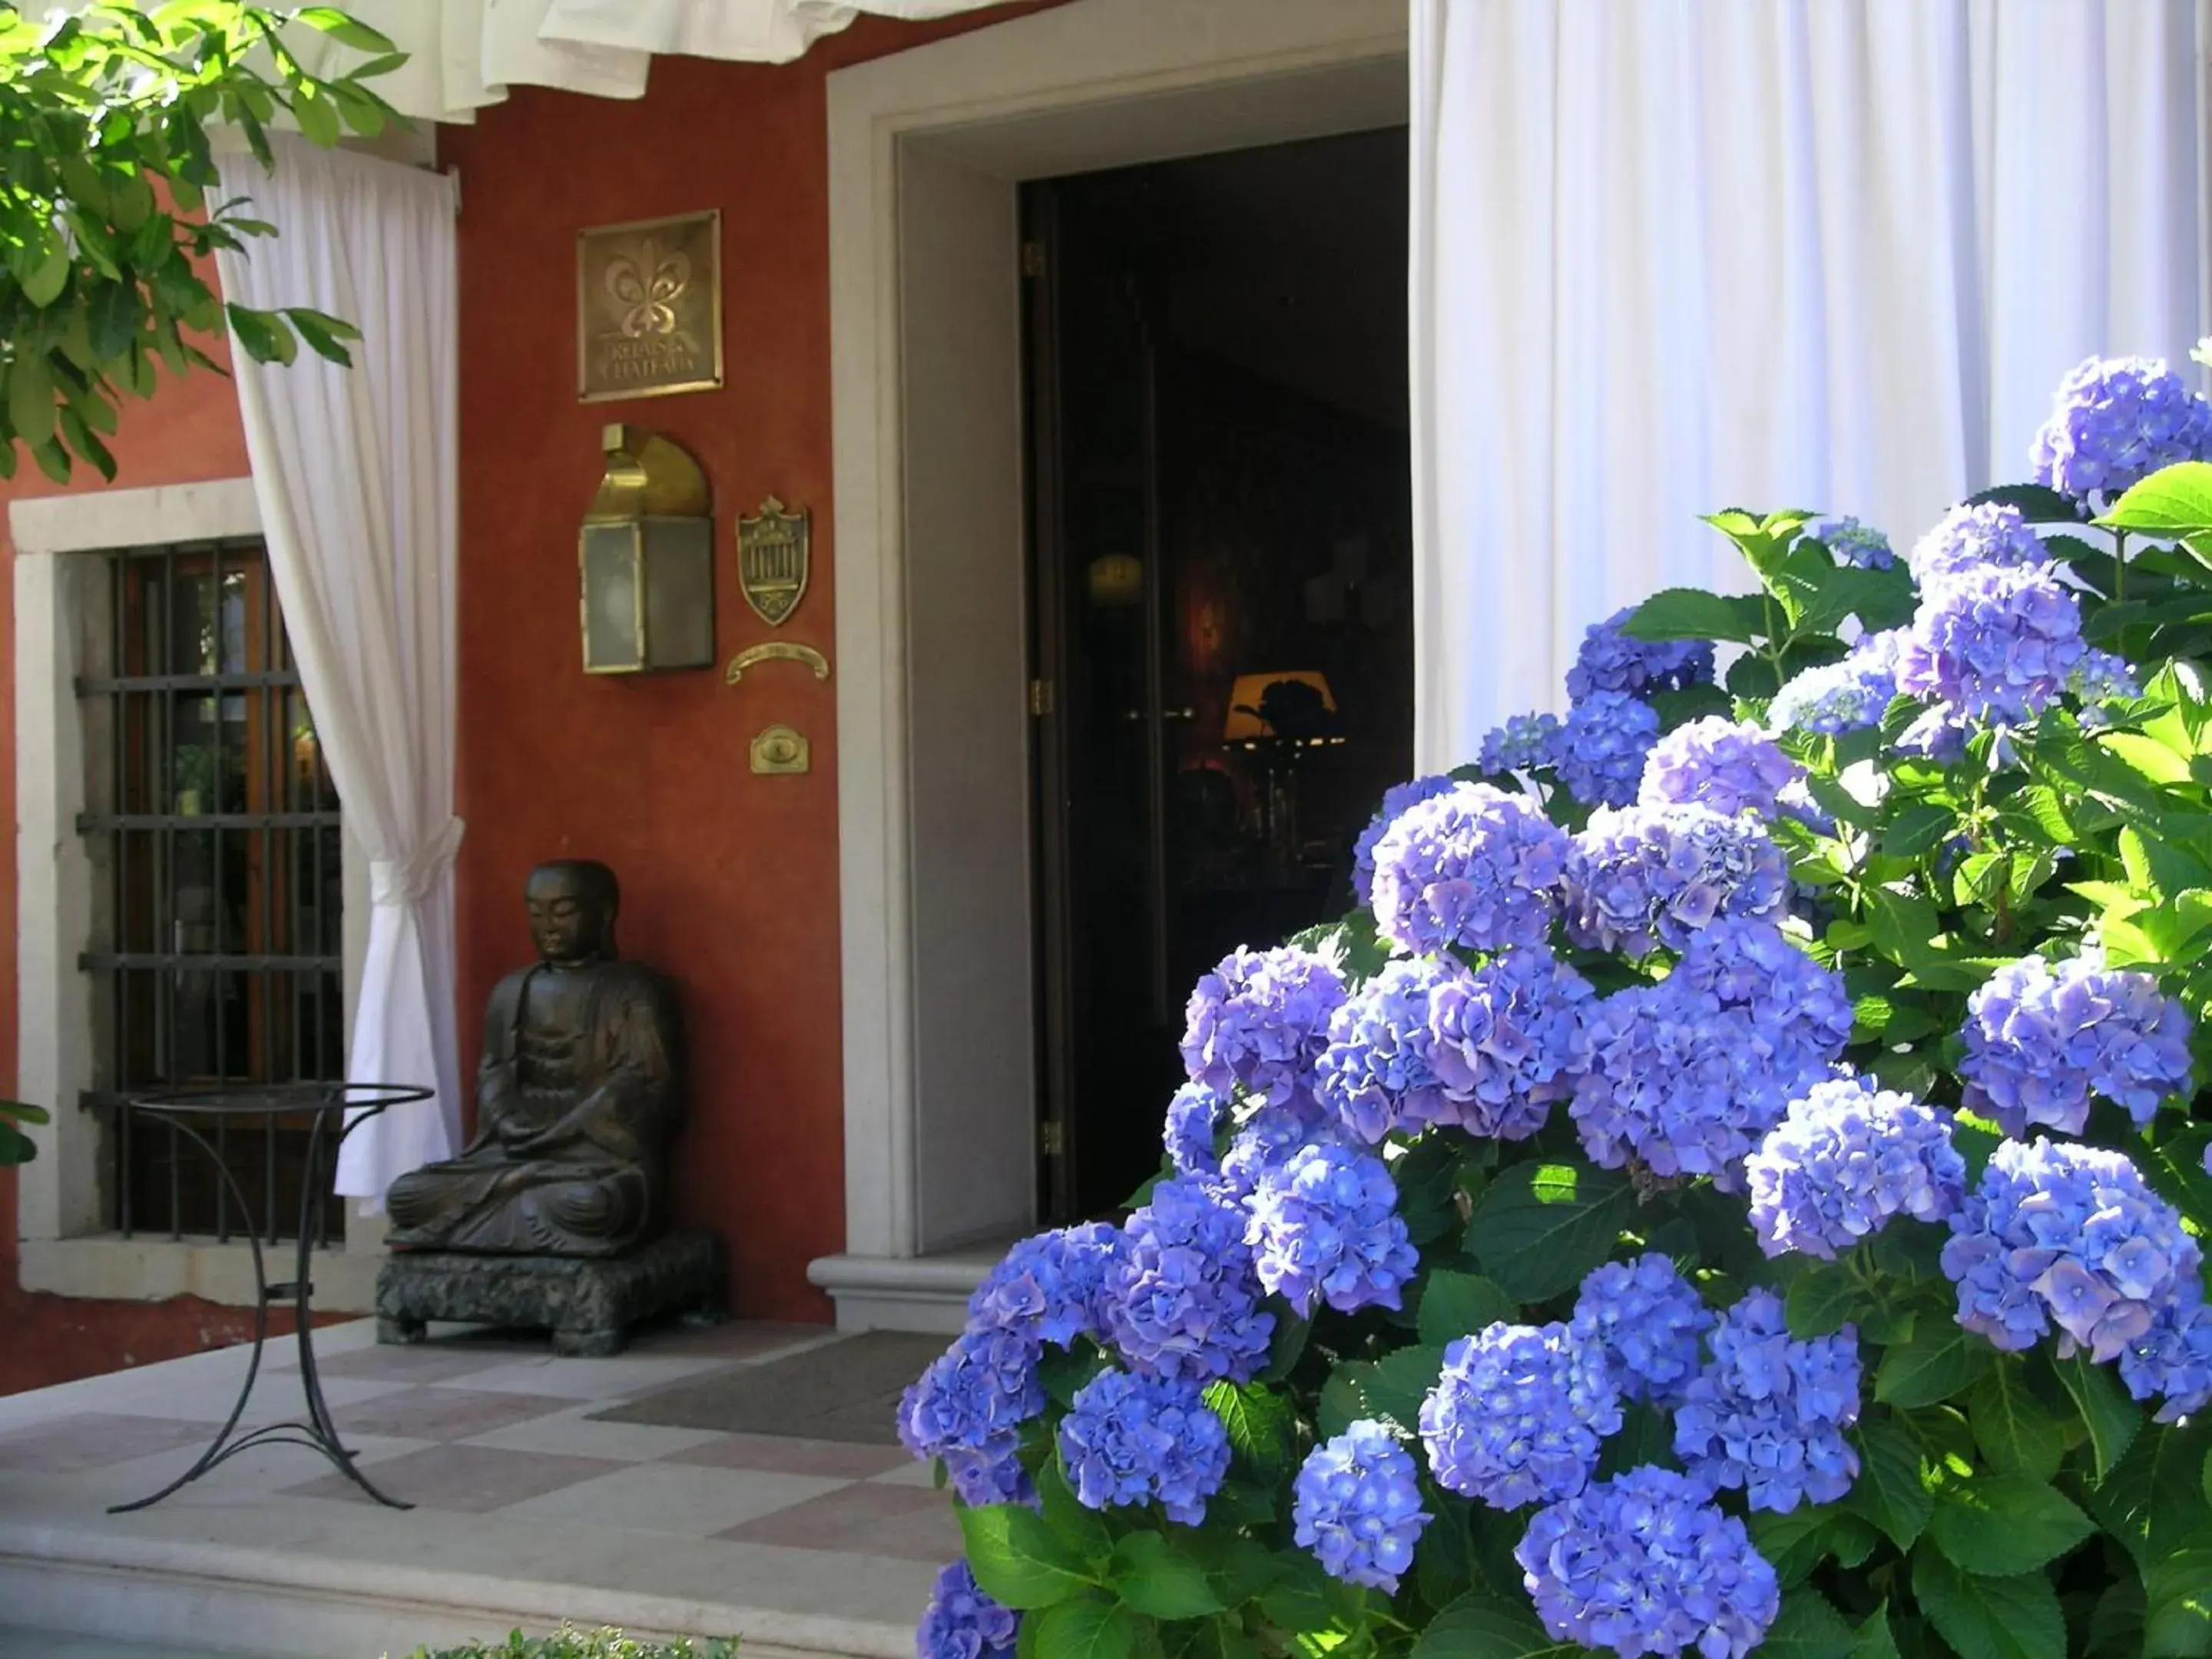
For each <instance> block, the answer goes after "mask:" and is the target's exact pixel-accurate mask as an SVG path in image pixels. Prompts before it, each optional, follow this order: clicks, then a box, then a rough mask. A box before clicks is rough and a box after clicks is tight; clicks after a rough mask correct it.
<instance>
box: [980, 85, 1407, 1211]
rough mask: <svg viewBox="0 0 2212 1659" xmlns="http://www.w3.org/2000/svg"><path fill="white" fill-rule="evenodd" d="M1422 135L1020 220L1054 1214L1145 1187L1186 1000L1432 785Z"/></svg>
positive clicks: (1261, 153) (1326, 913)
mask: <svg viewBox="0 0 2212 1659" xmlns="http://www.w3.org/2000/svg"><path fill="white" fill-rule="evenodd" d="M1406 181H1407V148H1406V133H1405V130H1404V129H1403V128H1402V127H1394V128H1389V129H1386V130H1382V131H1371V132H1364V133H1356V134H1352V135H1349V136H1343V137H1328V138H1322V139H1314V140H1309V141H1306V142H1303V143H1292V144H1283V145H1276V146H1271V147H1268V148H1265V149H1248V150H1240V151H1236V152H1232V153H1228V154H1223V155H1211V156H1205V157H1200V158H1197V159H1193V160H1187V161H1170V162H1165V163H1160V164H1155V165H1152V166H1146V167H1133V168H1127V169H1122V170H1118V171H1115V172H1110V173H1092V174H1088V175H1085V176H1082V177H1076V178H1067V179H1053V180H1049V181H1045V182H1041V183H1036V184H1031V185H1028V186H1026V187H1025V188H1024V192H1023V202H1022V211H1023V234H1024V250H1025V252H1024V270H1025V272H1026V275H1027V279H1028V281H1027V293H1028V301H1029V303H1028V308H1027V310H1028V319H1027V328H1026V333H1025V369H1026V379H1027V392H1028V401H1027V408H1028V412H1029V458H1030V513H1031V534H1030V543H1031V549H1032V561H1033V562H1032V569H1031V593H1032V617H1031V628H1032V659H1033V661H1034V662H1035V664H1036V673H1037V681H1036V684H1035V686H1034V687H1033V688H1032V705H1033V708H1034V710H1035V712H1036V714H1037V715H1038V719H1037V720H1036V731H1037V745H1036V746H1037V752H1036V769H1035V775H1036V780H1037V786H1038V798H1037V811H1036V823H1037V826H1038V842H1039V844H1038V849H1037V854H1038V855H1037V863H1036V869H1037V877H1036V879H1037V883H1038V890H1037V907H1036V913H1037V915H1038V919H1039V928H1038V934H1039V952H1040V957H1041V962H1040V972H1039V974H1038V983H1039V987H1040V995H1041V1008H1040V1019H1039V1030H1040V1033H1041V1037H1042V1044H1041V1047H1042V1054H1041V1073H1042V1075H1041V1087H1040V1090H1039V1098H1040V1106H1041V1110H1042V1119H1043V1133H1042V1135H1041V1136H1040V1146H1041V1149H1042V1163H1043V1169H1042V1180H1041V1184H1040V1190H1041V1194H1042V1200H1043V1202H1042V1207H1043V1208H1044V1210H1045V1211H1046V1212H1047V1213H1048V1216H1049V1217H1050V1218H1052V1219H1054V1220H1058V1221H1068V1220H1073V1219H1077V1218H1082V1217H1085V1216H1091V1215H1097V1214H1100V1213H1103V1212H1108V1211H1109V1210H1111V1209H1113V1208H1114V1207H1115V1206H1118V1205H1119V1204H1120V1203H1121V1201H1122V1200H1124V1199H1125V1198H1126V1197H1127V1195H1128V1194H1129V1193H1130V1191H1131V1190H1132V1189H1133V1188H1135V1187H1136V1186H1137V1185H1138V1184H1139V1183H1140V1182H1142V1181H1143V1180H1144V1179H1145V1178H1146V1176H1148V1175H1150V1174H1151V1173H1152V1171H1153V1170H1155V1169H1156V1168H1157V1167H1158V1161H1159V1156H1160V1146H1159V1126H1160V1121H1161V1117H1162V1114H1163V1112H1164V1108H1165V1106H1166V1103H1167V1100H1168V1097H1169V1095H1170V1093H1171V1092H1172V1091H1173V1090H1174V1089H1175V1087H1176V1085H1177V1083H1178V1082H1179V1081H1180V1079H1181V1075H1182V1071H1181V1062H1180V1060H1179V1057H1178V1055H1177V1053H1176V1040H1177V1038H1178V1037H1179V1036H1180V1034H1181V1031H1182V1018H1183V1004H1184V1001H1185V1000H1186V999H1187V997H1188V994H1189V990H1190V987H1191V986H1192V984H1193V982H1194V981H1195V980H1196V979H1197V977H1198V976H1199V975H1200V974H1202V973H1203V972H1205V971H1206V969H1208V968H1210V967H1211V966H1212V964H1213V963H1215V962H1216V961H1217V960H1218V959H1219V958H1220V957H1222V956H1223V955H1225V953H1227V952H1228V951H1230V950H1231V949H1233V948H1234V947H1235V946H1237V945H1240V944H1250V945H1255V946H1265V945H1271V944H1274V943H1278V942H1279V941H1281V940H1282V939H1285V937H1287V936H1288V935H1289V934H1291V933H1295V932H1297V930H1299V929H1301V928H1304V927H1310V926H1311V925H1313V924H1314V923H1316V922H1318V921H1323V920H1326V919H1328V918H1330V917H1333V916H1335V915H1340V914H1341V913H1342V912H1343V911H1344V910H1345V909H1346V908H1347V907H1348V905H1349V902H1350V896H1349V887H1348V878H1349V871H1350V864H1351V851H1352V842H1353V840H1354V838H1355V837H1356V836H1357V835H1358V830H1359V829H1360V827H1361V825H1362V824H1363V823H1364V822H1365V821H1366V818H1367V817H1368V815H1369V813H1370V812H1371V811H1372V810H1373V808H1374V804H1375V802H1376V799H1378V798H1379V797H1380V795H1381V794H1382V792H1383V789H1384V788H1386V787H1388V786H1389V785H1390V784H1391V783H1394V782H1395V781H1398V780H1399V779H1401V778H1402V777H1404V776H1406V775H1407V773H1408V771H1409V770H1410V769H1411V766H1412V760H1413V617H1412V611H1411V545H1412V528H1411V500H1412V485H1411V452H1410V447H1409V440H1408V421H1407V338H1406V326H1407V325H1406V301H1405V271H1406V263H1407V240H1406V239H1407V206H1406V204H1407V182H1406Z"/></svg>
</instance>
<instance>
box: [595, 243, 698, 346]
mask: <svg viewBox="0 0 2212 1659" xmlns="http://www.w3.org/2000/svg"><path fill="white" fill-rule="evenodd" d="M606 286H607V297H608V298H610V299H611V300H612V301H614V302H615V320H616V324H617V326H618V327H619V328H620V329H621V330H622V331H623V334H624V335H626V336H628V337H629V338H631V339H633V340H635V339H638V338H640V337H642V336H645V335H647V334H673V333H675V332H676V327H677V324H676V302H677V301H678V300H680V299H682V298H683V297H684V289H688V288H690V286H691V258H690V255H689V254H687V253H685V252H684V251H683V250H682V249H680V248H672V249H665V250H664V249H663V248H662V246H661V245H660V244H659V242H657V241H655V240H653V239H652V238H650V237H648V238H647V239H646V240H644V241H642V242H640V243H638V244H637V245H636V246H635V249H634V250H632V251H630V252H623V253H618V254H617V255H616V256H615V257H614V258H611V259H610V260H608V261H607V272H606Z"/></svg>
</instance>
